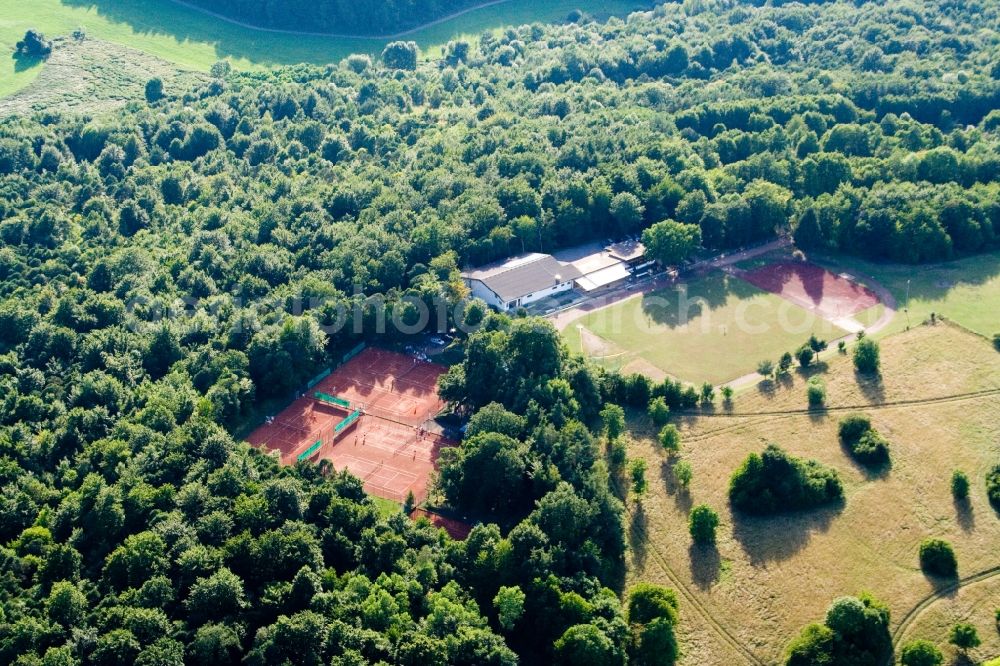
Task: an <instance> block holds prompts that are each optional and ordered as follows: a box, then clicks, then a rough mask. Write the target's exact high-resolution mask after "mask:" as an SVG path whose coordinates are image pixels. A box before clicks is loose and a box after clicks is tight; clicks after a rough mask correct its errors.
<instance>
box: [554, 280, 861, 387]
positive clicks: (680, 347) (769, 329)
mask: <svg viewBox="0 0 1000 666" xmlns="http://www.w3.org/2000/svg"><path fill="white" fill-rule="evenodd" d="M812 334H815V335H817V336H818V337H821V338H824V339H827V340H832V339H835V338H838V337H841V336H843V335H846V332H845V331H843V330H841V329H840V328H837V327H836V326H834V325H833V324H831V323H829V322H827V321H825V320H823V319H820V318H818V317H816V316H815V315H813V314H812V313H810V312H807V311H806V310H804V309H802V308H800V307H798V306H796V305H794V304H792V303H790V302H788V301H786V300H784V299H782V298H781V297H779V296H777V295H774V294H769V293H767V292H764V291H761V290H759V289H757V288H756V287H754V286H752V285H750V284H747V283H746V282H744V281H742V280H740V279H738V278H734V277H730V276H727V275H723V274H714V275H710V276H708V277H705V278H701V279H698V280H694V281H692V282H690V283H688V284H685V285H681V286H679V287H676V288H674V287H671V288H667V289H664V290H661V291H657V292H652V293H650V294H645V295H643V296H638V297H635V298H631V299H629V300H627V301H622V302H620V303H617V304H615V305H613V306H611V307H608V308H605V309H603V310H598V311H596V312H592V313H589V314H586V315H584V316H582V317H581V318H579V319H577V320H576V321H574V322H572V323H570V324H569V325H568V326H567V327H566V329H565V331H564V335H565V338H566V341H567V344H568V345H569V347H570V349H572V350H573V351H575V352H580V353H583V354H584V355H586V356H588V357H590V358H593V359H595V360H597V361H598V362H600V363H602V364H603V365H605V366H606V367H609V368H615V369H624V370H626V371H636V372H643V373H645V374H649V375H651V376H656V375H659V374H663V375H669V376H672V377H676V378H679V379H682V380H685V381H690V382H699V383H700V382H705V381H708V382H712V383H713V384H720V383H723V382H727V381H730V380H732V379H736V378H737V377H740V376H742V375H745V374H748V373H752V372H754V371H755V370H756V367H757V362H758V361H760V360H763V359H771V360H774V361H777V359H778V358H779V357H780V356H781V354H782V353H784V352H786V351H794V350H795V349H796V348H798V347H799V346H800V345H801V344H802V343H803V342H805V341H806V340H807V339H808V338H809V336H810V335H812Z"/></svg>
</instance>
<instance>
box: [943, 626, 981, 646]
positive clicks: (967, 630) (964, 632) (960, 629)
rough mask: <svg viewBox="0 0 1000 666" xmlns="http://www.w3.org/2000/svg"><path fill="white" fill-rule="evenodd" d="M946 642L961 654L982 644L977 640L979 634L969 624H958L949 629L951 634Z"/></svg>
mask: <svg viewBox="0 0 1000 666" xmlns="http://www.w3.org/2000/svg"><path fill="white" fill-rule="evenodd" d="M948 642H949V643H951V644H952V645H954V646H955V647H957V648H958V649H959V650H962V651H963V652H965V651H966V650H971V649H973V648H977V647H979V646H980V644H981V643H982V641H981V640H979V632H978V631H976V628H975V627H974V626H972V625H971V624H966V623H965V622H959V623H958V624H956V625H955V626H954V627H952V628H951V634H950V635H949V636H948Z"/></svg>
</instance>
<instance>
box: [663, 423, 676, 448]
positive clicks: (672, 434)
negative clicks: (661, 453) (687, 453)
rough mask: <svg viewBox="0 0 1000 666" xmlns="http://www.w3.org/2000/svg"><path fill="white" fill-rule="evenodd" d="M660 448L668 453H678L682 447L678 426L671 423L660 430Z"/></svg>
mask: <svg viewBox="0 0 1000 666" xmlns="http://www.w3.org/2000/svg"><path fill="white" fill-rule="evenodd" d="M660 446H662V447H663V448H664V449H666V450H667V451H676V450H678V449H679V448H680V447H681V433H680V431H679V430H677V426H675V425H674V424H672V423H670V424H667V425H665V426H663V429H662V430H660Z"/></svg>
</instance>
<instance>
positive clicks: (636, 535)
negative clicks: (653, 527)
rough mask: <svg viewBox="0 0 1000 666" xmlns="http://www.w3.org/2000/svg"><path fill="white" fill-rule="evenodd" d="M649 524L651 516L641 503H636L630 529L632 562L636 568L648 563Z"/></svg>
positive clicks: (629, 538) (629, 541)
mask: <svg viewBox="0 0 1000 666" xmlns="http://www.w3.org/2000/svg"><path fill="white" fill-rule="evenodd" d="M648 526H649V518H648V517H647V515H646V509H645V508H643V506H642V504H641V503H638V504H636V505H635V509H634V510H633V511H632V520H631V524H630V525H629V531H628V545H629V550H631V551H632V562H633V563H634V564H635V566H636V568H638V569H642V567H643V566H644V565H645V563H646V539H647V533H646V528H647V527H648Z"/></svg>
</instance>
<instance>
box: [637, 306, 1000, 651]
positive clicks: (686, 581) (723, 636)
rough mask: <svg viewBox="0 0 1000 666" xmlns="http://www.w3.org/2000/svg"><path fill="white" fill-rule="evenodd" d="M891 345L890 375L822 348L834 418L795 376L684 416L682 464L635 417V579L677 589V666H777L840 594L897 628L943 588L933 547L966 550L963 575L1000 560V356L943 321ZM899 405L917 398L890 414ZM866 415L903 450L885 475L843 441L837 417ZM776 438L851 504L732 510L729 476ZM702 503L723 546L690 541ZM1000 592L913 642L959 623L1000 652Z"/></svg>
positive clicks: (920, 623) (918, 625) (917, 625)
mask: <svg viewBox="0 0 1000 666" xmlns="http://www.w3.org/2000/svg"><path fill="white" fill-rule="evenodd" d="M881 344H882V367H883V373H882V379H881V380H880V381H873V380H864V379H861V378H859V377H858V376H856V375H855V372H854V369H853V365H852V363H851V361H850V358H849V357H848V356H845V355H840V354H839V353H838V352H837V351H836V350H830V351H827V352H824V353H823V355H822V361H823V363H822V364H821V365H820V366H819V367H818V368H816V369H814V370H813V371H812V373H813V374H820V375H821V376H822V377H823V379H824V381H825V382H826V386H827V392H828V405H829V407H830V409H829V411H824V412H816V413H803V412H802V411H801V410H804V408H805V407H806V404H807V403H806V395H805V379H806V378H805V377H804V376H803V375H801V374H799V373H796V372H793V373H792V374H791V375H790V376H789V377H788V378H787V379H786V380H784V381H781V382H779V383H777V384H771V383H770V382H768V383H765V384H762V385H760V386H758V387H755V388H752V389H749V390H747V391H745V392H741V393H739V394H738V395H737V396H736V397H735V399H734V402H733V404H732V406H731V409H730V410H727V409H726V408H724V407H723V406H721V405H718V406H717V407H716V411H715V412H714V413H713V414H712V415H710V416H701V417H689V418H682V419H680V420H679V427H680V428H681V433H682V437H681V450H680V453H679V454H678V455H677V456H674V457H668V456H667V455H666V454H665V453H664V452H663V451H662V449H660V448H659V447H658V446H656V445H655V444H654V440H653V427H652V424H651V423H650V422H649V421H648V419H647V418H646V417H645V416H644V415H637V416H636V417H635V418H634V419H633V421H632V426H633V432H632V436H633V442H632V444H631V445H630V456H633V457H642V458H644V459H645V460H646V461H647V463H648V466H649V472H648V478H649V479H650V491H649V494H648V495H647V496H646V497H645V498H644V499H643V500H642V502H641V505H637V504H635V502H634V501H632V500H630V544H631V551H630V554H629V556H628V561H629V574H628V577H629V582H630V583H634V582H637V581H640V580H643V581H651V582H657V583H663V584H667V585H671V586H676V587H678V588H679V589H680V590H681V617H682V621H681V624H680V634H681V642H682V649H683V652H684V656H683V658H682V660H681V662H680V663H682V664H720V663H727V664H737V663H758V664H759V663H765V664H773V663H776V662H778V661H779V660H780V658H781V655H782V653H783V650H784V648H785V646H786V644H787V643H788V641H789V640H790V639H791V638H793V637H794V636H795V635H797V633H798V631H799V629H800V628H801V627H802V626H804V625H805V624H807V623H809V622H814V621H821V620H822V618H823V616H824V613H825V611H826V608H827V606H828V605H829V603H830V602H831V601H832V600H833V599H834V598H836V597H838V596H842V595H849V594H856V593H858V592H859V591H861V590H870V591H871V592H873V593H874V594H875V595H876V596H877V597H878V598H880V599H882V600H883V601H885V602H886V603H888V605H889V607H890V608H891V611H892V628H893V630H896V629H897V627H898V626H899V623H900V622H901V620H903V618H904V617H906V616H907V613H908V612H909V611H910V610H911V609H913V608H914V607H917V606H918V605H919V604H920V603H921V601H922V600H924V598H925V597H927V596H928V595H931V594H933V593H934V592H935V590H936V589H938V587H939V586H945V585H946V583H945V582H942V581H936V580H932V579H929V578H928V577H926V576H925V575H924V574H923V573H922V572H921V570H920V568H919V565H918V557H917V551H918V545H919V544H920V542H921V541H922V540H923V539H924V538H927V537H931V536H934V537H940V538H943V539H946V540H948V541H950V542H951V543H952V544H953V545H954V547H955V551H956V554H957V557H958V566H959V576H960V577H963V578H964V577H967V576H971V575H974V574H977V573H979V572H982V571H986V570H989V569H991V568H995V567H997V566H998V565H1000V516H998V514H997V512H996V511H995V510H994V509H993V508H992V507H991V506H990V505H989V503H988V501H987V498H986V492H985V487H984V475H985V474H986V472H987V470H988V469H989V468H990V467H991V466H993V465H995V464H997V462H998V461H1000V393H998V392H997V389H1000V354H998V353H997V352H996V351H995V350H994V349H993V347H992V346H991V345H990V344H989V343H987V342H986V341H984V340H982V339H981V338H979V337H977V336H975V335H973V334H971V333H968V332H966V331H963V330H961V329H959V328H957V327H954V326H950V325H943V324H939V325H937V326H933V327H931V326H922V327H918V328H914V329H912V330H910V331H907V332H904V333H900V334H897V335H893V336H889V337H886V338H885V339H884V340H883V341H882V343H881ZM983 391H986V393H979V394H978V395H971V396H970V395H964V396H963V394H970V393H975V392H983ZM955 396H960V397H955ZM899 402H904V403H907V404H902V405H900V404H896V405H890V404H886V403H899ZM859 406H860V407H862V408H861V409H858V410H857V411H861V412H864V413H866V414H868V415H869V416H870V417H871V419H872V422H873V425H874V427H875V428H877V429H878V430H879V431H880V432H881V433H882V434H883V435H884V436H886V437H887V438H888V440H889V441H890V443H891V444H890V445H891V465H890V466H889V467H888V468H887V469H884V470H882V471H880V472H878V473H872V472H869V471H867V470H866V469H864V468H862V467H860V466H858V465H857V464H856V463H855V462H853V460H852V459H851V458H850V457H849V456H848V454H847V453H846V451H845V450H844V449H843V447H842V446H841V444H840V442H839V440H838V438H837V425H838V421H839V420H840V418H841V417H842V416H844V415H845V414H847V413H851V412H853V411H855V410H854V408H855V407H859ZM795 410H799V411H798V412H797V413H791V414H780V412H785V411H793V412H794V411H795ZM776 412H778V414H775V413H776ZM741 415H746V416H741ZM769 442H773V443H776V444H778V445H779V446H781V447H783V448H785V449H786V450H787V451H789V452H790V453H792V454H793V455H796V456H800V457H806V458H812V459H816V460H818V461H820V462H821V463H823V464H825V465H828V466H831V467H833V468H834V469H836V470H837V471H838V472H839V474H840V476H841V479H842V480H843V482H844V489H845V501H844V503H843V504H842V505H840V506H833V507H828V508H823V509H819V510H813V511H807V512H803V513H796V514H790V515H784V516H778V517H772V518H747V517H742V516H734V514H733V513H732V511H731V510H730V508H729V503H728V496H727V490H728V483H729V478H730V475H731V474H732V472H733V470H735V469H736V468H737V467H738V466H739V464H740V463H741V461H742V460H743V459H744V458H745V457H746V456H747V455H748V454H749V453H751V452H760V451H761V450H762V449H763V448H764V446H765V445H766V444H767V443H769ZM678 460H686V461H687V462H688V463H689V464H690V465H691V467H692V468H693V480H692V481H691V485H690V489H689V490H687V491H683V490H680V489H679V488H678V487H677V485H676V483H675V481H674V480H673V473H672V468H673V466H674V464H675V463H676V462H677V461H678ZM956 469H958V470H962V471H964V472H965V473H967V474H968V476H969V477H970V479H971V481H972V491H971V496H970V501H969V503H968V504H961V503H958V504H957V503H956V502H955V501H953V499H952V495H951V491H950V485H949V483H950V477H951V473H952V471H953V470H956ZM702 503H705V504H708V505H710V506H711V507H712V508H714V509H715V510H716V511H717V512H718V513H719V515H720V518H721V525H720V528H719V531H718V543H717V546H716V547H715V548H699V547H694V546H692V545H691V539H690V536H689V535H688V531H687V514H688V511H689V510H690V508H691V507H692V506H693V505H697V504H702ZM996 585H997V584H996V582H995V579H990V581H987V582H981V583H976V584H975V585H970V586H969V588H968V589H964V588H963V589H961V590H960V591H959V592H958V593H950V594H947V595H944V598H943V599H942V600H940V601H936V602H934V603H929V604H927V605H926V607H921V608H920V612H918V613H916V614H915V615H914V616H912V617H910V618H909V619H908V620H907V625H906V630H905V631H904V634H905V638H907V639H911V638H915V637H921V638H928V639H930V640H934V641H937V642H939V643H944V642H945V640H946V632H947V629H948V623H949V622H952V621H954V618H956V617H961V618H963V619H966V620H968V621H971V622H973V623H975V624H977V625H979V626H980V635H981V637H982V638H983V646H982V647H981V648H980V649H979V651H978V652H976V651H974V652H973V654H974V655H975V656H978V657H987V656H991V655H996V654H997V653H1000V636H998V635H997V632H996V630H995V629H991V628H990V627H991V625H992V622H993V611H994V607H995V606H997V605H998V604H997V596H996V590H997V589H1000V588H997V586H996ZM991 590H992V593H991V592H990V591H991ZM991 594H992V596H991ZM987 629H989V630H988V631H987Z"/></svg>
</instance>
